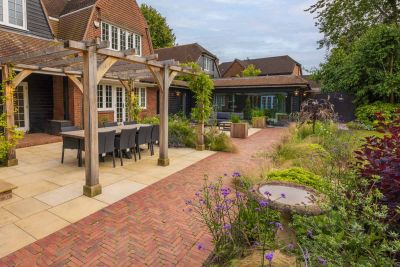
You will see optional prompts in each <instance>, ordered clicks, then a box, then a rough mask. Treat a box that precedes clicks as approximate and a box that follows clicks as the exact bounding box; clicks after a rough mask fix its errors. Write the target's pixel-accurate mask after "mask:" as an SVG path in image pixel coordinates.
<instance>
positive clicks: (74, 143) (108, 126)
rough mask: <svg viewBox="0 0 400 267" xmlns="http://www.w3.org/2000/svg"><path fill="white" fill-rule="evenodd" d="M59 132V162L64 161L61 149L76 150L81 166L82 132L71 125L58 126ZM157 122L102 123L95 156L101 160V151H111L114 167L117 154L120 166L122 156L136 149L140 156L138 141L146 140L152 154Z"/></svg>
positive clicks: (83, 142) (130, 156)
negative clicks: (59, 127)
mask: <svg viewBox="0 0 400 267" xmlns="http://www.w3.org/2000/svg"><path fill="white" fill-rule="evenodd" d="M60 134H61V136H62V138H63V147H62V155H61V163H64V151H65V149H73V150H77V151H78V153H77V158H78V166H79V167H82V151H85V132H84V130H80V129H78V128H77V127H75V126H69V127H62V128H61V133H60ZM159 138H160V126H159V125H150V124H137V123H136V122H134V121H132V122H125V123H124V125H118V123H116V122H113V123H104V124H103V125H101V126H100V127H99V129H98V146H99V152H98V154H99V157H100V159H101V160H102V161H104V156H105V155H112V159H113V166H114V168H115V157H116V155H118V156H119V158H120V161H121V166H123V159H122V158H123V157H124V156H125V157H126V158H128V159H131V158H132V154H133V156H134V159H135V161H136V160H137V158H136V153H137V154H138V156H139V160H140V159H141V158H142V156H141V151H140V150H141V149H140V146H141V145H145V144H147V146H148V149H150V154H151V155H152V156H153V155H154V144H156V143H157V142H159Z"/></svg>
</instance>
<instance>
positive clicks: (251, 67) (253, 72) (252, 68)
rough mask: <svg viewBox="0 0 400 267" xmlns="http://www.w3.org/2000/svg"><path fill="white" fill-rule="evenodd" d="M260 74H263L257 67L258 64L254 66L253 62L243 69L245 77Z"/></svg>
mask: <svg viewBox="0 0 400 267" xmlns="http://www.w3.org/2000/svg"><path fill="white" fill-rule="evenodd" d="M260 74H261V70H260V69H256V66H254V65H253V64H250V65H248V66H247V68H246V69H244V70H243V71H242V76H243V77H255V76H258V75H260Z"/></svg>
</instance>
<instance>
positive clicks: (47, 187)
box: [13, 180, 59, 198]
mask: <svg viewBox="0 0 400 267" xmlns="http://www.w3.org/2000/svg"><path fill="white" fill-rule="evenodd" d="M58 187H59V186H58V185H56V184H53V183H50V182H48V181H44V180H43V181H37V182H33V183H29V184H25V185H21V186H18V188H16V189H14V191H13V192H14V194H16V195H17V196H19V197H22V198H29V197H32V196H36V195H39V194H42V193H44V192H48V191H51V190H54V189H56V188H58Z"/></svg>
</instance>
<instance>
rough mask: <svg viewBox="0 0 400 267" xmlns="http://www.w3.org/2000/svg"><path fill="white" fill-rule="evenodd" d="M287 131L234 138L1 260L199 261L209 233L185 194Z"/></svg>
mask: <svg viewBox="0 0 400 267" xmlns="http://www.w3.org/2000/svg"><path fill="white" fill-rule="evenodd" d="M286 132H287V129H284V128H270V129H265V130H262V131H260V132H258V133H256V134H254V135H253V136H251V137H249V138H248V139H245V140H239V139H235V140H234V142H235V144H236V145H237V147H238V148H239V152H238V153H236V154H230V153H217V154H214V155H212V156H210V157H208V158H206V159H204V160H202V161H200V162H198V163H196V164H194V165H192V166H189V167H188V168H186V169H184V170H182V171H180V172H177V173H175V174H173V175H171V176H169V177H168V178H166V179H164V180H162V181H160V182H158V183H155V184H153V185H151V186H149V187H147V188H145V189H143V190H142V191H139V192H138V193H135V194H133V195H131V196H129V197H127V198H125V199H123V200H121V201H119V202H117V203H115V204H113V205H111V206H109V207H106V208H104V209H102V210H100V211H98V212H96V213H94V214H92V215H90V216H88V217H86V218H84V219H82V220H81V221H78V222H77V223H74V224H71V225H69V226H67V227H66V228H64V229H62V230H60V231H58V232H56V233H54V234H52V235H50V236H47V237H45V238H44V239H41V240H38V241H37V242H35V243H33V244H31V245H28V246H26V247H24V248H22V249H20V250H18V251H16V252H14V253H12V254H10V255H8V256H6V257H4V258H2V259H0V266H190V267H192V266H201V265H202V263H203V262H204V260H205V259H206V258H207V257H208V255H209V254H210V251H211V250H212V244H211V237H210V235H209V234H208V233H207V230H206V229H205V228H204V226H202V224H201V223H199V222H198V221H196V220H194V219H193V218H192V216H191V215H190V213H188V212H183V209H184V208H185V203H184V200H186V199H190V198H193V196H194V193H195V192H196V190H198V189H199V188H200V186H201V185H202V183H203V177H204V175H205V174H207V175H209V176H210V178H211V177H217V176H221V175H223V174H224V173H232V172H234V171H244V172H246V171H254V170H256V169H257V168H260V165H261V162H262V160H261V159H260V158H259V157H256V156H255V155H257V153H258V152H263V151H270V150H271V149H272V147H273V145H274V144H275V143H277V142H279V140H280V139H281V137H282V136H283V135H284V134H285V133H286ZM198 243H203V244H204V245H205V249H204V250H198V248H197V244H198Z"/></svg>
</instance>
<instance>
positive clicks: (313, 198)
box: [255, 181, 324, 245]
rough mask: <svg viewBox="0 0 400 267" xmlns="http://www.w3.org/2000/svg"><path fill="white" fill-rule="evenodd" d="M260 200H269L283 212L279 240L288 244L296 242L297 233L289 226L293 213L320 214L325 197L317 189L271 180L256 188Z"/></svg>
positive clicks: (273, 207)
mask: <svg viewBox="0 0 400 267" xmlns="http://www.w3.org/2000/svg"><path fill="white" fill-rule="evenodd" d="M255 192H256V197H257V199H259V200H268V201H269V205H270V207H271V208H272V209H276V210H279V211H280V212H281V224H282V226H283V229H278V231H277V240H278V242H279V243H283V244H284V245H288V244H290V243H292V244H296V235H295V233H294V231H293V229H291V228H290V227H289V224H290V222H291V220H292V215H293V214H300V215H320V214H322V213H323V210H322V209H321V207H320V204H321V203H322V202H324V197H323V196H322V195H321V194H320V193H319V192H317V191H316V190H314V189H312V188H310V187H306V186H302V185H297V184H293V183H289V182H280V181H279V182H278V181H270V182H267V183H263V184H261V185H258V186H257V187H256V188H255Z"/></svg>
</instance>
